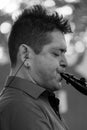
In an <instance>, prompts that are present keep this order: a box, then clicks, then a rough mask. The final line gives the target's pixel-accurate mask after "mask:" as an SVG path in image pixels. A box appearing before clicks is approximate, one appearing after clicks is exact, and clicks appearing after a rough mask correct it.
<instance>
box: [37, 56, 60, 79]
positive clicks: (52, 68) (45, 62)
mask: <svg viewBox="0 0 87 130" xmlns="http://www.w3.org/2000/svg"><path fill="white" fill-rule="evenodd" d="M57 66H58V63H57V61H56V60H53V59H52V58H41V59H40V60H37V61H36V63H35V67H36V72H37V74H38V75H39V76H40V77H41V78H43V79H51V78H53V77H54V76H55V74H56V68H57Z"/></svg>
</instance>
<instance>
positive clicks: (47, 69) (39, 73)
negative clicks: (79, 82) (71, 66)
mask: <svg viewBox="0 0 87 130" xmlns="http://www.w3.org/2000/svg"><path fill="white" fill-rule="evenodd" d="M50 37H51V39H52V42H51V43H50V44H47V45H45V46H44V47H43V49H42V51H41V52H40V53H39V54H38V55H36V54H34V56H33V59H32V62H31V68H30V71H29V73H30V75H31V76H32V78H33V80H34V81H35V82H37V83H38V84H39V85H41V86H42V87H44V88H46V89H49V90H52V91H56V90H59V89H60V88H61V86H60V85H59V83H60V82H61V76H60V72H64V71H65V68H66V66H67V62H66V58H65V52H66V43H65V39H64V35H63V34H62V33H61V32H60V31H54V32H52V33H51V34H50ZM57 70H58V71H57Z"/></svg>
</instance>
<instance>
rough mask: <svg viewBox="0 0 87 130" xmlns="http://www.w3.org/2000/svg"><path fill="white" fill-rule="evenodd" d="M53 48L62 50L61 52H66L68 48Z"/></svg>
mask: <svg viewBox="0 0 87 130" xmlns="http://www.w3.org/2000/svg"><path fill="white" fill-rule="evenodd" d="M52 50H56V51H61V52H64V53H65V52H66V51H67V50H66V48H52Z"/></svg>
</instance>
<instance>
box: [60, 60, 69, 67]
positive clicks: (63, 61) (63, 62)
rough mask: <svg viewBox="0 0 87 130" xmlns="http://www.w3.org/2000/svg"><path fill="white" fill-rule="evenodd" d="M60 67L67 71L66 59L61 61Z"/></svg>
mask: <svg viewBox="0 0 87 130" xmlns="http://www.w3.org/2000/svg"><path fill="white" fill-rule="evenodd" d="M60 66H61V67H62V68H63V69H66V67H67V66H68V64H67V60H66V58H63V59H61V61H60Z"/></svg>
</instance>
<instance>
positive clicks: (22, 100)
mask: <svg viewBox="0 0 87 130" xmlns="http://www.w3.org/2000/svg"><path fill="white" fill-rule="evenodd" d="M48 95H49V92H48V91H47V90H45V89H44V88H42V87H40V86H38V85H36V84H34V83H32V82H29V81H28V80H25V79H21V78H19V77H15V78H13V77H9V78H8V80H7V82H6V85H5V88H4V90H3V91H2V93H1V96H0V130H66V129H67V128H66V126H65V124H64V122H63V120H62V118H60V117H59V114H58V113H56V112H55V111H54V109H53V108H52V106H51V105H50V103H49V100H48Z"/></svg>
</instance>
